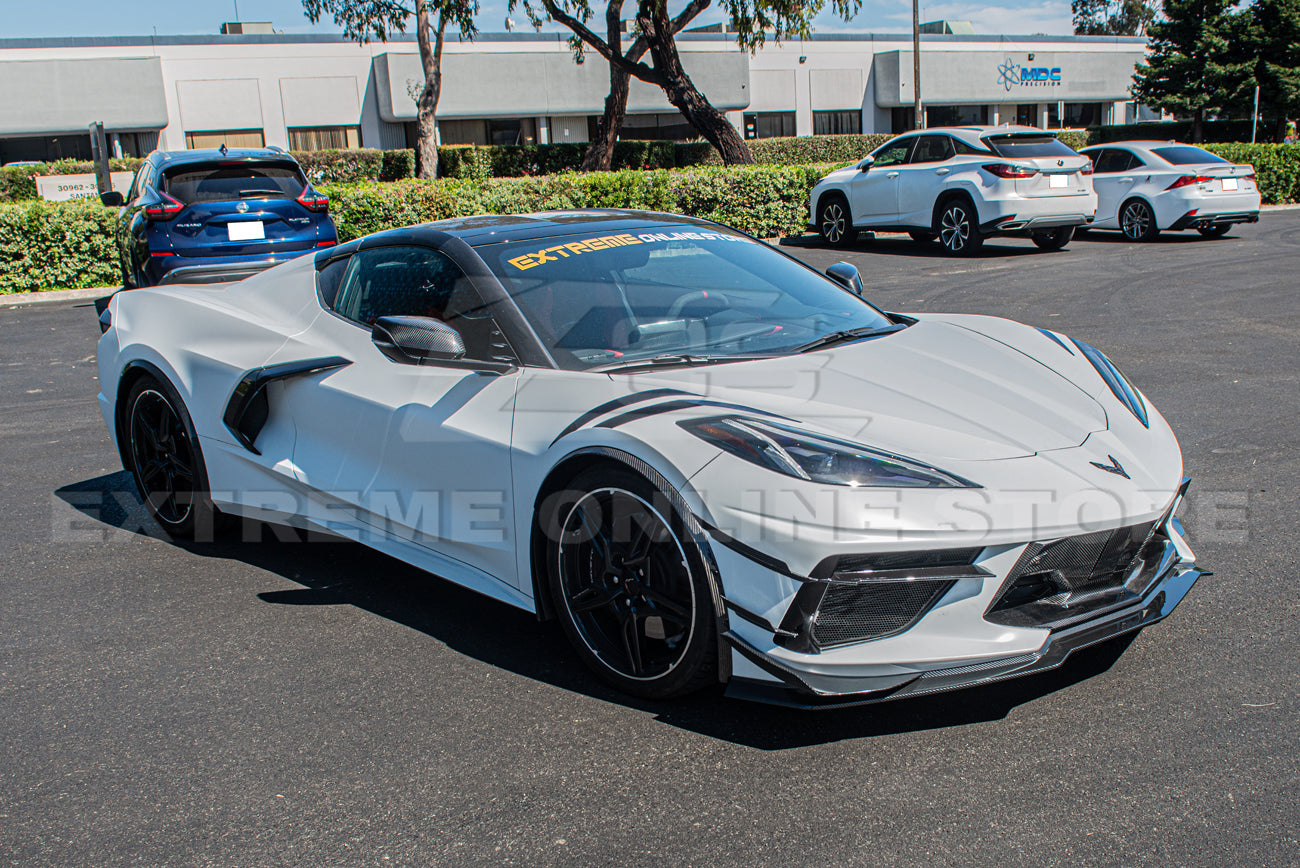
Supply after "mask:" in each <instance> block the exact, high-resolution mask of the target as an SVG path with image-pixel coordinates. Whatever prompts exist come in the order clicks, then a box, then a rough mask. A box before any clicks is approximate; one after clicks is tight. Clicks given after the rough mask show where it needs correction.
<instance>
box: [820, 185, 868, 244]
mask: <svg viewBox="0 0 1300 868" xmlns="http://www.w3.org/2000/svg"><path fill="white" fill-rule="evenodd" d="M817 232H818V233H819V234H820V235H821V237H822V240H823V241H825V242H826V243H827V244H829V245H830V246H831V247H848V246H849V245H850V244H852V243H853V242H854V240H855V239H856V238H857V235H858V233H857V232H856V231H855V230H854V228H853V215H852V214H850V213H849V203H848V202H847V201H846V200H845V199H844V197H843V196H825V197H823V198H822V201H821V207H820V208H819V210H818V213H817Z"/></svg>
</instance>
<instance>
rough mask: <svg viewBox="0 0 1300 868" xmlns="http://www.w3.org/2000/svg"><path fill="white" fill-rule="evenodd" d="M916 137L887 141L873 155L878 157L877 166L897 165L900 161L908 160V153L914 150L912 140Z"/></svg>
mask: <svg viewBox="0 0 1300 868" xmlns="http://www.w3.org/2000/svg"><path fill="white" fill-rule="evenodd" d="M914 141H916V138H915V137H914V136H913V137H908V138H906V139H894V140H893V141H892V142H886V143H885V144H883V145H881V146H880V147H879V148H877V149H876V151H875V153H873V154H872V155H871V156H873V157H875V158H876V162H875V165H877V166H897V165H898V164H899V163H905V162H907V154H908V152H909V151H911V150H912V142H914Z"/></svg>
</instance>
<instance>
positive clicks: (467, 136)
mask: <svg viewBox="0 0 1300 868" xmlns="http://www.w3.org/2000/svg"><path fill="white" fill-rule="evenodd" d="M418 140H419V128H418V127H417V126H416V125H415V123H413V122H412V123H408V124H407V125H406V146H407V147H408V148H414V147H415V146H416V143H417V142H418ZM438 141H439V142H441V143H442V144H444V145H486V144H487V143H488V137H487V121H482V120H464V121H438Z"/></svg>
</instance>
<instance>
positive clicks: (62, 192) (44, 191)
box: [36, 172, 135, 202]
mask: <svg viewBox="0 0 1300 868" xmlns="http://www.w3.org/2000/svg"><path fill="white" fill-rule="evenodd" d="M109 177H110V178H111V179H112V181H113V189H114V190H116V191H117V192H119V193H121V194H122V195H123V196H125V195H126V191H127V190H130V189H131V179H132V178H134V177H135V173H134V172H110V173H109ZM36 192H37V193H39V194H40V196H41V198H42V199H44V200H45V201H46V202H66V201H68V200H69V199H98V198H99V188H98V187H96V186H95V176H94V174H89V175H37V176H36Z"/></svg>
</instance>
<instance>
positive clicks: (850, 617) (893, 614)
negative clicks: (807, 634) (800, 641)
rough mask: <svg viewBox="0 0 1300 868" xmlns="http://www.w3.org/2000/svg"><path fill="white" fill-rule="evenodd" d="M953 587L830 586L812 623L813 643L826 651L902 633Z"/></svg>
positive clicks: (928, 583) (944, 582) (939, 583)
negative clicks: (835, 646) (835, 647)
mask: <svg viewBox="0 0 1300 868" xmlns="http://www.w3.org/2000/svg"><path fill="white" fill-rule="evenodd" d="M953 584H954V582H953V580H952V579H936V580H917V581H899V582H890V581H880V582H863V583H862V584H857V585H851V584H838V583H834V582H832V583H831V584H830V586H829V587H828V588H827V589H826V596H825V597H823V598H822V601H821V605H820V606H819V607H818V609H817V614H816V616H815V618H814V620H813V622H812V638H813V641H814V642H816V643H817V645H818V646H819V647H822V648H826V647H829V646H832V645H845V644H848V643H850V642H862V641H865V640H867V639H880V638H883V637H885V636H892V635H894V634H896V633H902V632H903V631H904V630H906V629H908V628H909V627H911V626H912V625H913V624H915V623H916V622H917V621H919V620H920V619H921V616H922V615H924V614H925V613H926V612H928V611H929V610H930V607H931V606H933V605H934V604H935V603H937V602H938V601H939V598H940V597H942V596H943V595H944V594H945V593H947V591H948V589H949V588H951V587H952V586H953Z"/></svg>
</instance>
